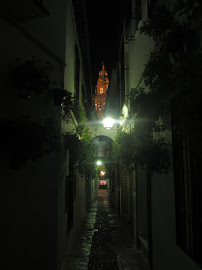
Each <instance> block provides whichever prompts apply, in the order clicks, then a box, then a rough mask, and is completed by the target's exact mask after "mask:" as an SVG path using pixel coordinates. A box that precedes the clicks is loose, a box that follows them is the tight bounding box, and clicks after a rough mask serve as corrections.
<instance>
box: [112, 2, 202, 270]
mask: <svg viewBox="0 0 202 270" xmlns="http://www.w3.org/2000/svg"><path fill="white" fill-rule="evenodd" d="M188 2H189V1H181V3H182V4H183V5H182V6H183V8H184V9H183V10H182V13H183V16H184V17H183V19H182V17H180V18H179V17H178V16H180V15H179V14H180V12H179V13H178V12H176V10H178V8H179V6H178V7H177V6H176V5H175V3H174V1H169V3H168V2H166V1H144V0H136V1H135V0H129V1H126V2H124V3H123V21H122V34H121V38H120V51H119V52H120V53H119V60H118V62H117V67H116V73H117V78H118V80H117V81H118V82H119V83H118V87H117V88H118V91H119V93H120V96H121V97H120V102H119V104H120V108H119V110H120V116H121V119H124V115H121V111H122V107H123V106H127V108H128V111H129V116H130V117H128V118H126V119H125V123H124V124H123V126H122V127H120V129H121V130H122V132H124V133H126V134H131V132H133V131H134V134H138V133H139V132H140V130H139V129H138V128H140V127H143V125H144V124H145V123H146V119H149V118H150V117H153V113H154V112H155V108H156V107H158V104H159V100H160V99H157V98H158V96H155V98H154V99H153V101H152V102H151V103H148V100H147V101H146V99H145V105H142V111H141V112H140V109H139V108H140V105H141V103H137V102H142V101H141V100H140V99H138V98H139V97H140V96H141V93H142V92H141V91H142V90H144V91H145V93H152V91H153V89H156V88H155V87H156V85H155V82H156V81H155V78H157V77H158V78H159V76H162V71H165V70H166V68H167V67H170V65H171V64H173V63H174V64H173V66H172V68H173V69H174V70H175V74H177V76H176V77H177V80H176V81H175V83H174V84H173V85H172V86H171V85H170V84H169V83H168V82H173V81H174V77H172V75H171V77H172V78H171V77H170V78H169V79H166V78H167V77H166V76H167V75H168V73H169V72H170V71H169V70H168V69H167V70H166V72H165V74H166V76H164V75H163V76H164V77H163V79H162V81H161V83H162V85H163V82H164V80H165V81H166V82H167V83H166V84H164V86H162V85H161V86H160V88H158V91H159V93H160V94H159V95H161V94H162V93H164V91H167V89H168V88H169V89H170V90H168V91H171V92H172V90H173V89H176V85H177V87H178V89H182V90H180V91H182V94H181V95H180V96H178V95H177V94H176V96H175V98H172V99H171V100H169V98H168V97H169V94H168V93H167V94H166V95H167V98H165V99H164V100H161V101H160V103H161V104H163V105H162V107H163V110H161V113H160V114H161V115H160V114H157V115H158V116H155V117H156V121H160V122H161V123H162V121H163V123H164V127H165V129H164V130H161V131H158V132H153V133H152V132H151V133H150V135H151V136H152V138H153V139H152V140H157V138H162V139H163V140H164V141H165V142H166V144H167V145H168V150H169V151H168V152H169V160H170V166H169V169H168V171H167V172H166V173H159V172H157V171H156V172H155V171H153V172H151V168H150V167H148V166H147V165H148V163H145V165H143V164H141V162H136V163H135V164H134V168H133V170H130V171H128V173H123V174H122V173H121V171H120V170H119V171H117V172H115V174H116V177H114V183H111V191H110V192H111V196H112V202H114V204H115V205H117V208H119V209H120V215H121V216H122V217H123V220H124V221H125V223H126V224H127V225H128V227H129V229H130V231H131V233H132V234H133V236H134V239H135V241H136V243H137V246H138V247H139V248H140V249H141V250H142V251H143V252H144V253H145V255H146V257H147V258H148V260H149V262H150V267H151V268H152V269H155V270H157V269H159V270H160V269H167V270H169V269H176V270H177V269H179V268H183V269H187V270H188V269H200V267H201V259H200V258H201V257H202V256H201V254H202V253H201V247H200V245H199V242H198V241H200V240H199V239H201V238H200V237H201V227H200V225H199V224H200V222H199V217H200V211H199V208H198V207H199V205H201V200H200V199H199V197H200V191H199V190H200V188H199V186H200V184H199V182H198V180H197V179H199V178H200V177H201V170H200V169H199V167H198V165H197V164H198V162H199V161H200V160H201V154H200V153H199V152H200V150H199V149H201V143H200V139H199V137H198V135H199V133H200V132H201V131H200V128H199V126H198V128H197V127H196V126H195V124H194V120H193V119H192V120H190V121H189V120H188V119H190V118H189V115H192V112H193V111H194V112H195V115H196V118H197V117H198V116H199V115H200V109H199V107H200V105H199V104H200V102H199V100H200V98H199V96H198V93H199V92H200V90H199V89H201V88H200V84H197V81H198V79H199V77H200V74H199V72H198V60H197V58H200V59H201V41H200V40H201V21H200V19H199V18H200V16H201V5H200V4H199V2H198V1H194V3H192V5H191V6H189V4H190V3H189V4H188ZM162 4H163V5H162ZM167 8H168V9H167ZM168 10H169V11H168ZM163 12H164V13H163ZM166 12H167V13H166ZM175 12H176V13H175ZM186 12H188V13H189V15H191V14H192V15H193V14H195V15H194V16H191V19H189V22H190V24H189V27H188V29H187V30H186V31H185V32H183V35H182V36H180V40H178V41H179V43H176V42H174V43H173V41H174V36H175V38H177V36H179V33H178V32H176V33H174V32H172V31H171V30H169V29H167V28H164V29H163V28H162V29H160V30H159V31H160V32H158V27H157V28H156V29H157V31H156V32H155V31H153V29H155V27H154V26H155V20H157V21H158V26H159V25H164V27H165V25H166V20H168V22H169V24H170V25H171V22H172V23H176V25H178V27H179V29H181V30H180V32H181V34H182V31H184V30H182V29H185V28H186V26H185V25H186V24H183V22H184V18H186V15H187V14H186ZM173 13H174V14H175V15H174V19H173V21H172V20H171V17H168V15H169V16H170V15H171V14H173ZM155 14H157V16H156V17H155ZM162 14H164V16H162ZM165 14H167V15H165ZM176 14H177V15H176ZM152 16H153V17H152ZM152 18H154V20H153V21H152ZM162 18H166V20H165V21H163V22H164V23H165V24H164V23H163V22H162V21H159V20H161V19H162ZM168 18H169V19H168ZM148 21H152V23H153V25H147V24H145V23H146V22H148ZM181 24H183V27H184V28H183V27H182V28H180V27H181ZM145 25H146V26H148V28H147V27H145ZM150 27H151V28H150ZM152 31H153V32H152ZM166 31H168V32H166ZM162 33H169V34H168V35H167V36H166V38H165V39H164V40H162V39H161V38H162ZM159 36H160V38H159ZM158 38H159V39H158ZM165 40H166V41H165ZM175 40H176V39H175ZM161 42H162V43H161ZM164 42H165V43H164ZM159 44H164V45H165V44H166V46H168V47H167V50H168V51H167V56H169V57H167V56H166V57H167V60H166V61H168V62H163V61H165V58H164V60H162V58H161V59H160V60H159V58H160V56H161V53H162V51H160V50H159V51H158V49H159V48H160V45H159ZM164 50H165V47H164ZM164 50H163V52H165V51H164ZM156 52H157V53H156ZM154 56H155V57H154ZM152 57H153V58H152ZM177 57H179V58H177ZM168 59H169V60H168ZM177 59H181V60H180V62H181V63H183V69H178V67H179V66H180V65H179V63H178V62H177ZM188 59H195V60H193V62H192V63H191V62H190V63H189V64H188V62H189V60H188ZM158 61H159V62H158ZM175 61H176V62H175ZM186 61H188V62H186ZM147 63H149V64H151V63H152V64H153V65H152V66H149V68H150V69H146V67H148V65H147ZM159 63H160V66H159V67H160V69H159V71H158V72H159V73H158V76H156V74H157V73H156V70H157V69H158V65H159ZM165 63H166V64H165ZM186 63H187V66H186ZM190 65H191V66H192V68H190V67H191V66H190ZM148 70H149V74H148V73H146V72H147V71H148ZM180 70H181V71H182V70H183V72H184V71H185V70H186V71H187V74H190V73H192V72H193V73H192V74H195V75H194V78H195V79H194V80H193V81H192V79H191V77H189V76H188V77H189V78H188V77H187V83H185V85H183V87H182V84H181V83H180V84H178V83H179V81H181V82H182V81H183V79H182V80H181V79H180V78H182V77H181V76H182V73H183V72H182V73H180ZM191 70H192V71H191ZM151 74H152V75H151ZM149 76H151V77H149ZM155 76H156V77H155ZM183 76H184V75H183ZM147 78H151V80H147ZM192 78H193V77H192ZM158 83H159V82H158ZM195 83H196V84H195ZM192 84H194V85H195V87H194V88H188V85H189V86H190V85H192ZM110 87H113V86H112V85H110ZM185 89H189V90H188V91H185ZM110 91H111V89H110ZM198 91H199V92H198ZM145 93H144V94H143V95H142V96H141V97H144V95H146V94H145ZM169 93H170V92H169ZM172 93H173V92H172ZM162 95H163V94H162ZM146 97H149V96H146ZM197 97H198V98H197ZM132 99H134V100H135V102H136V103H135V104H136V106H137V107H136V108H135V110H134V111H135V113H132V110H133V109H134V106H133V103H132ZM181 99H183V101H182V100H181ZM189 99H191V100H192V104H195V105H194V109H193V107H192V105H191V103H190V102H189ZM197 100H198V102H197ZM182 103H183V104H186V106H185V107H186V109H185V107H184V106H183V105H182ZM111 104H112V103H111ZM142 104H144V103H142ZM180 104H181V105H180ZM107 106H109V104H107ZM188 107H189V109H188ZM148 108H152V110H151V111H150V115H147V118H146V117H142V118H141V117H140V116H141V113H142V116H143V115H144V116H145V115H146V113H147V110H148ZM185 111H186V112H185ZM158 113H159V112H158ZM182 114H183V115H186V117H185V118H183V117H182ZM160 116H161V117H160ZM182 119H184V120H185V119H186V120H185V121H182ZM143 120H144V122H143ZM182 122H183V123H182ZM196 122H197V120H196ZM196 122H195V123H196ZM188 123H189V124H188ZM197 123H198V124H199V121H198V122H197ZM198 124H197V125H198ZM188 126H189V127H188ZM187 127H188V129H187ZM188 130H189V131H188ZM191 130H195V131H196V132H195V133H194V135H193V133H192V131H191ZM185 134H186V135H185ZM197 134H198V135H197ZM143 135H144V134H143ZM134 136H136V135H134ZM144 139H145V137H144V136H142V138H141V140H142V141H143V140H144ZM141 140H140V145H141ZM194 145H195V146H194ZM196 145H197V147H196ZM142 147H143V148H142V151H143V152H144V156H145V155H148V152H147V151H146V147H147V146H146V143H145V148H144V145H142ZM197 148H198V150H197ZM129 150H130V149H129ZM135 151H136V149H135V148H134V152H135ZM150 151H151V150H150ZM150 151H149V153H151V152H150ZM144 156H142V157H141V158H143V159H144ZM157 158H158V157H157V155H155V154H153V156H152V158H151V160H157ZM151 160H150V161H151ZM117 176H118V177H117ZM196 235H197V237H196Z"/></svg>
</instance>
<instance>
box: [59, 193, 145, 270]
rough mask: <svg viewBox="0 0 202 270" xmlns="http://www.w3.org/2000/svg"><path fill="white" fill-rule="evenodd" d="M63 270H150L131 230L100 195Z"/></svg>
mask: <svg viewBox="0 0 202 270" xmlns="http://www.w3.org/2000/svg"><path fill="white" fill-rule="evenodd" d="M62 270H149V266H148V263H147V260H146V259H145V257H144V255H143V254H142V252H141V251H139V250H137V248H136V247H135V245H134V242H133V239H132V238H131V236H130V234H129V232H128V230H127V229H126V228H125V226H124V225H123V223H122V222H121V220H120V217H119V216H118V214H117V213H116V211H115V210H114V209H113V208H112V207H111V205H110V204H109V202H108V200H107V193H106V192H103V191H100V192H98V197H97V200H96V201H95V202H93V203H92V204H91V208H90V210H89V213H88V215H87V219H86V220H85V222H84V223H83V225H82V230H81V233H80V234H79V235H78V237H77V240H76V242H75V244H74V245H73V246H72V247H71V249H69V250H68V251H67V253H66V259H65V264H64V265H63V268H62Z"/></svg>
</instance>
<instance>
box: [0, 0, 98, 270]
mask: <svg viewBox="0 0 202 270" xmlns="http://www.w3.org/2000/svg"><path fill="white" fill-rule="evenodd" d="M84 5H85V1H71V0H62V1H60V2H58V3H57V2H56V1H54V0H51V1H46V2H45V1H33V0H29V1H20V2H18V4H16V3H15V1H11V2H10V3H6V2H4V3H2V4H1V9H2V13H1V16H0V20H1V26H0V28H1V36H2V40H1V44H0V48H1V67H0V69H1V84H2V87H3V89H4V91H2V92H1V101H0V103H1V115H0V119H1V127H2V130H3V132H2V134H1V141H2V142H4V143H3V148H2V152H1V174H2V177H1V179H2V181H1V212H2V219H1V239H2V240H1V242H2V249H3V253H2V261H1V267H2V269H8V270H10V269H14V268H16V269H52V270H56V269H58V270H59V269H61V267H62V264H63V259H64V253H65V248H66V245H68V244H69V243H70V242H71V241H72V239H73V238H74V235H75V233H76V231H77V230H79V229H80V225H81V222H82V220H83V218H84V217H85V213H86V209H87V205H88V198H90V196H91V195H92V197H93V196H94V193H93V192H94V190H91V188H92V189H94V188H95V185H93V184H92V183H90V182H88V181H87V179H86V177H85V175H83V174H81V173H80V172H79V171H75V172H73V174H70V172H71V168H70V166H69V165H70V160H71V156H72V153H71V152H70V151H69V149H68V147H67V146H66V145H65V142H64V138H65V135H66V134H68V133H70V132H71V133H75V132H76V128H77V120H76V117H75V114H74V111H73V110H72V109H71V110H70V111H69V113H68V117H67V118H65V117H64V113H65V106H64V103H65V102H64V98H65V97H66V98H67V93H70V94H71V95H72V97H73V98H74V100H75V103H79V104H82V105H83V107H84V108H89V111H88V110H87V109H86V112H87V116H88V115H89V112H90V104H91V100H90V98H89V96H91V94H90V93H91V86H90V79H89V76H90V75H89V74H90V69H89V61H88V56H89V54H88V44H87V43H86V39H83V36H84V35H83V33H84V32H85V31H86V27H84V25H85V26H86V23H84V21H85V18H86V16H85V12H84V10H85V9H84ZM86 35H87V33H86ZM84 67H85V68H84ZM89 101H90V103H89ZM61 104H63V105H62V106H61ZM87 104H89V106H88V105H87ZM67 105H68V104H67ZM71 173H72V172H71ZM91 191H92V192H91ZM89 193H90V194H89Z"/></svg>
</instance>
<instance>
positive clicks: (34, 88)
mask: <svg viewBox="0 0 202 270" xmlns="http://www.w3.org/2000/svg"><path fill="white" fill-rule="evenodd" d="M53 69H54V67H53V65H52V63H50V62H45V63H42V62H41V61H40V60H37V59H36V58H35V57H33V58H32V59H31V60H27V61H24V62H22V61H20V60H17V66H16V68H15V69H14V70H13V71H12V74H11V81H12V83H13V86H14V87H15V88H17V89H18V91H19V96H20V97H22V98H28V96H30V95H31V93H32V92H34V93H35V94H36V95H40V94H41V93H42V92H43V91H47V90H48V89H51V88H53V87H54V85H55V84H56V82H54V81H52V80H51V79H50V75H51V72H52V71H53Z"/></svg>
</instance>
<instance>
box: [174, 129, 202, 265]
mask: <svg viewBox="0 0 202 270" xmlns="http://www.w3.org/2000/svg"><path fill="white" fill-rule="evenodd" d="M192 144H193V143H191V141H190V140H189V139H188V138H186V137H185V136H183V133H182V132H176V131H174V132H173V162H174V176H175V206H176V240H177V244H178V245H179V246H180V247H181V248H182V249H183V250H184V251H185V252H186V253H187V254H188V255H189V256H190V257H191V258H192V259H194V260H195V261H196V262H197V263H199V264H200V265H201V264H202V246H201V242H202V226H201V225H202V183H201V176H202V175H201V169H200V167H201V166H200V165H201V161H202V160H201V156H200V153H199V151H198V150H196V149H195V147H193V146H192Z"/></svg>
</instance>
